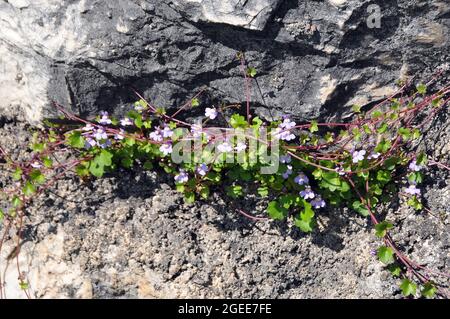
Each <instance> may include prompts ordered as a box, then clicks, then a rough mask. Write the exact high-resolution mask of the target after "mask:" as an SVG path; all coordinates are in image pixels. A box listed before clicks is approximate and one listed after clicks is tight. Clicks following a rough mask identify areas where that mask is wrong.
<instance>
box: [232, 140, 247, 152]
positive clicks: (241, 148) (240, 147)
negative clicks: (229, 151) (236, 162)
mask: <svg viewBox="0 0 450 319" xmlns="http://www.w3.org/2000/svg"><path fill="white" fill-rule="evenodd" d="M246 148H247V145H245V143H242V142H239V143H237V145H236V147H235V148H234V149H235V150H236V152H238V153H240V152H242V151H244V150H245V149H246Z"/></svg>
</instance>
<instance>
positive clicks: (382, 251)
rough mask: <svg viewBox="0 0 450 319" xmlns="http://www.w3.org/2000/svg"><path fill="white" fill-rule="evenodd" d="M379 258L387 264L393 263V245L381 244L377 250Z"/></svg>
mask: <svg viewBox="0 0 450 319" xmlns="http://www.w3.org/2000/svg"><path fill="white" fill-rule="evenodd" d="M377 256H378V259H379V260H380V261H381V262H382V263H383V264H386V265H389V264H392V263H393V262H394V261H395V260H394V251H393V250H392V248H391V247H386V246H381V247H380V248H378V251H377Z"/></svg>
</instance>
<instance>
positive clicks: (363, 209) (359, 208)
mask: <svg viewBox="0 0 450 319" xmlns="http://www.w3.org/2000/svg"><path fill="white" fill-rule="evenodd" d="M352 208H353V209H354V210H355V211H356V212H358V213H360V214H361V215H363V216H364V217H367V216H369V210H368V209H367V207H366V205H364V204H363V203H361V202H360V201H359V200H357V201H354V202H353V203H352Z"/></svg>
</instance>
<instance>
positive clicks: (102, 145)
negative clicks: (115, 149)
mask: <svg viewBox="0 0 450 319" xmlns="http://www.w3.org/2000/svg"><path fill="white" fill-rule="evenodd" d="M111 144H112V143H111V141H110V140H106V141H104V142H103V143H102V144H100V147H101V148H107V147H110V146H111Z"/></svg>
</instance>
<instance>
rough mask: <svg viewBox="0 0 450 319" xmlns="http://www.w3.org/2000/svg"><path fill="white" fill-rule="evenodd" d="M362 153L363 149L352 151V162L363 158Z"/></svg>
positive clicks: (364, 152) (363, 152) (363, 153)
mask: <svg viewBox="0 0 450 319" xmlns="http://www.w3.org/2000/svg"><path fill="white" fill-rule="evenodd" d="M364 155H366V151H365V150H360V151H354V152H353V153H352V157H353V163H358V162H360V161H362V160H364Z"/></svg>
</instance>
